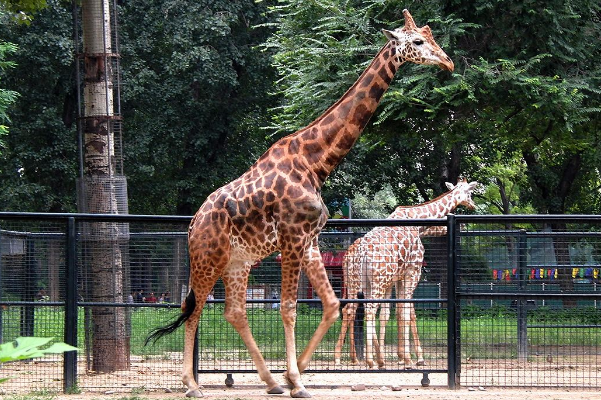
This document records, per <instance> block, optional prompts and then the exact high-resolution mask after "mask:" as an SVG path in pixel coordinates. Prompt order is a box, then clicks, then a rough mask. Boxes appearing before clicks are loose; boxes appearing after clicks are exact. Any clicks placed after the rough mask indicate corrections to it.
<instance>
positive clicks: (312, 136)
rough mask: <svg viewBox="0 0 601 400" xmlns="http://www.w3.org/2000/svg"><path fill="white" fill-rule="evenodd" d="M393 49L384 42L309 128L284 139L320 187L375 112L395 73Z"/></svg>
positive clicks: (395, 65) (389, 44)
mask: <svg viewBox="0 0 601 400" xmlns="http://www.w3.org/2000/svg"><path fill="white" fill-rule="evenodd" d="M397 67H398V65H397V61H396V57H395V47H394V46H392V45H391V42H388V43H387V44H386V45H385V46H384V47H383V48H382V49H381V50H380V51H379V53H378V54H377V55H376V57H375V58H374V59H373V60H372V62H371V63H370V65H369V66H368V67H367V69H366V70H365V71H363V73H362V74H361V76H360V77H359V79H357V81H356V82H355V83H354V84H353V86H351V87H350V89H349V90H348V91H347V92H346V93H345V94H344V95H343V96H342V97H341V98H340V99H339V100H338V101H337V102H336V103H334V104H333V105H332V106H331V107H330V108H328V109H327V110H326V111H325V112H324V113H323V114H322V115H321V116H320V117H319V118H317V119H316V120H315V121H313V122H312V123H311V124H310V125H309V126H307V127H305V128H303V129H301V130H299V131H298V132H296V133H294V134H292V135H290V136H288V138H289V139H290V140H291V142H292V141H297V144H298V155H300V156H301V157H303V158H304V159H305V160H306V165H307V166H308V168H309V169H310V170H311V172H312V173H314V176H315V178H316V180H317V182H315V183H316V186H318V187H321V186H322V185H323V183H324V182H325V180H326V178H327V177H328V175H329V174H330V173H331V172H332V170H333V169H334V168H335V167H336V166H337V165H338V164H339V163H340V162H341V161H342V159H343V158H344V156H346V154H347V153H348V152H349V150H350V149H351V147H352V146H353V144H355V141H356V140H357V139H358V138H359V135H361V132H362V131H363V129H364V128H365V125H367V122H368V121H369V119H370V118H371V116H372V115H373V113H374V112H375V110H376V108H377V106H378V104H379V102H380V99H381V98H382V95H383V94H384V92H385V91H386V90H387V89H388V87H389V86H390V82H391V81H392V78H393V77H394V74H395V72H396V70H397Z"/></svg>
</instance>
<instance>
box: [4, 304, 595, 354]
mask: <svg viewBox="0 0 601 400" xmlns="http://www.w3.org/2000/svg"><path fill="white" fill-rule="evenodd" d="M127 312H128V313H129V315H130V318H131V340H130V345H131V352H132V354H133V355H139V356H164V357H169V352H181V351H182V349H183V328H180V329H179V330H178V331H177V332H176V333H174V334H172V335H168V336H165V337H164V338H162V339H160V340H159V341H157V343H156V344H154V345H152V346H146V347H145V346H144V340H145V339H146V336H147V335H148V334H149V332H150V331H151V330H152V329H153V328H156V327H160V326H164V325H165V324H167V323H168V322H170V321H171V320H172V319H173V318H176V317H177V316H178V315H179V314H180V311H179V309H164V308H160V309H152V308H140V309H136V310H133V309H127ZM20 317H21V312H20V307H10V308H8V309H7V310H4V311H3V312H2V321H1V322H2V324H3V332H4V340H5V341H8V340H13V339H14V338H15V337H17V336H19V321H20ZM462 317H463V318H462V319H461V341H462V344H463V348H469V349H470V352H471V353H472V356H474V357H475V356H478V357H487V356H488V357H495V358H498V357H514V353H515V349H516V347H517V317H516V313H515V311H512V310H510V309H509V308H506V307H496V308H491V309H480V308H478V307H471V308H470V307H464V309H463V310H462ZM63 318H64V314H63V310H62V309H61V308H54V307H39V308H37V309H36V310H35V327H34V335H35V336H39V337H50V336H51V337H55V338H56V339H57V340H62V338H63V321H64V320H63ZM84 319H85V318H84V313H83V311H80V313H79V327H78V329H79V330H78V333H79V343H78V347H79V348H82V349H83V348H84V336H85V335H84V332H85V327H84ZM248 319H249V322H250V325H251V329H252V332H253V335H254V337H255V340H256V341H257V344H258V345H259V347H260V348H261V350H262V351H263V353H264V356H265V358H267V359H284V357H285V354H284V351H285V350H284V348H285V345H284V329H283V326H282V321H281V317H280V313H279V311H278V310H272V309H263V308H249V309H248ZM320 319H321V311H320V310H319V309H318V308H310V307H306V306H304V305H301V306H300V307H299V310H298V315H297V324H296V338H297V343H298V345H299V347H300V348H302V347H304V345H305V344H306V343H307V342H308V340H309V339H310V337H311V336H312V335H313V333H314V332H315V329H316V328H317V326H318V324H319V322H320ZM600 323H601V311H599V310H595V309H586V310H583V309H578V310H566V311H562V310H551V309H546V308H539V309H537V310H532V311H529V312H528V325H537V324H538V325H558V324H559V325H566V326H568V325H587V324H588V325H595V324H600ZM340 327H341V321H340V319H339V320H338V321H337V322H336V323H335V324H334V326H333V327H332V328H331V329H330V330H329V331H328V333H327V334H326V336H325V337H324V340H323V341H322V343H321V345H320V350H319V351H318V352H317V353H316V355H315V357H316V358H317V359H319V358H322V357H323V358H328V357H329V358H331V353H332V352H333V350H334V346H335V344H336V340H337V339H338V333H339V332H340ZM418 327H419V334H420V338H421V341H422V343H423V344H428V343H437V344H439V345H441V344H442V345H444V344H445V340H446V334H447V319H446V313H445V312H444V311H443V312H438V313H432V312H422V311H420V310H418ZM199 332H200V334H199V348H200V349H201V351H202V350H203V349H204V350H205V352H206V354H210V355H211V357H215V358H225V359H227V358H247V357H248V355H247V353H246V348H245V346H244V343H243V342H242V340H241V338H240V336H239V335H238V334H237V332H236V331H235V330H234V329H233V327H232V326H231V325H230V324H229V323H227V322H226V321H225V318H224V317H223V306H222V305H215V306H214V307H212V308H206V309H205V310H204V311H203V314H202V318H201V321H200V326H199ZM396 332H397V322H396V319H395V317H394V313H392V315H391V317H390V321H389V324H388V325H387V338H386V342H387V344H396V340H397V339H396V336H397V334H396ZM528 344H529V345H530V346H552V345H558V344H562V345H571V346H591V347H598V346H601V335H598V334H596V329H595V328H579V329H574V328H570V327H565V328H561V327H560V328H548V327H547V328H529V329H528Z"/></svg>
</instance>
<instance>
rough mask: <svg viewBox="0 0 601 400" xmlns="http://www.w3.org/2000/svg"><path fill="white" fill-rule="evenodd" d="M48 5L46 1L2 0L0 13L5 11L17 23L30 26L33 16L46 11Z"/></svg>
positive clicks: (0, 0)
mask: <svg viewBox="0 0 601 400" xmlns="http://www.w3.org/2000/svg"><path fill="white" fill-rule="evenodd" d="M46 5H47V4H46V0H0V12H1V11H2V10H5V11H7V12H8V13H9V14H10V15H11V16H12V18H13V19H14V20H16V21H17V22H20V23H23V24H29V23H31V21H32V18H33V17H32V15H33V14H34V13H36V12H38V11H40V10H42V9H44V8H45V7H46Z"/></svg>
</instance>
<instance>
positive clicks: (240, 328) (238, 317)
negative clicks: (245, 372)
mask: <svg viewBox="0 0 601 400" xmlns="http://www.w3.org/2000/svg"><path fill="white" fill-rule="evenodd" d="M249 271H250V264H244V265H242V263H233V264H232V265H230V267H229V268H228V269H227V270H226V271H225V272H224V274H223V276H222V280H223V284H224V286H225V312H224V317H225V319H226V320H227V321H228V322H229V323H230V324H231V325H232V326H233V327H234V329H236V331H237V332H238V334H239V335H240V337H241V338H242V341H243V342H244V344H245V345H246V348H247V350H248V353H249V355H250V356H251V358H252V360H253V362H254V364H255V366H256V368H257V373H258V374H259V377H260V378H261V380H262V381H263V382H265V383H266V384H267V393H268V394H282V393H284V389H283V388H282V387H281V386H280V385H279V384H278V383H277V382H276V381H275V379H274V378H273V376H272V374H271V371H269V369H268V368H267V365H266V364H265V359H264V358H263V355H262V354H261V351H260V350H259V347H258V346H257V343H256V342H255V339H254V337H253V335H252V333H251V330H250V326H249V325H248V316H247V314H246V282H247V281H248V273H249ZM241 283H243V284H241Z"/></svg>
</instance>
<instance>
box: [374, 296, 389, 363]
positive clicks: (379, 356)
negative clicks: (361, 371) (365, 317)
mask: <svg viewBox="0 0 601 400" xmlns="http://www.w3.org/2000/svg"><path fill="white" fill-rule="evenodd" d="M391 295H392V286H390V287H389V288H387V289H386V293H385V294H384V298H385V299H389V298H390V296H391ZM389 319H390V304H389V303H382V305H381V306H380V337H379V340H378V343H379V346H377V347H376V362H377V363H378V368H380V369H383V368H384V355H383V353H384V346H385V344H386V343H385V342H386V325H387V324H388V320H389Z"/></svg>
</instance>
